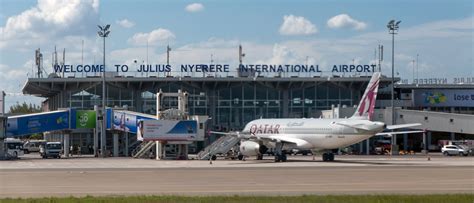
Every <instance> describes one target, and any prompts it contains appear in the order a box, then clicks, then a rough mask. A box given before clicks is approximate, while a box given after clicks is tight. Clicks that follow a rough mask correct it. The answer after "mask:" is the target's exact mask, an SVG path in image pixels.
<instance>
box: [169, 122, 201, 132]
mask: <svg viewBox="0 0 474 203" xmlns="http://www.w3.org/2000/svg"><path fill="white" fill-rule="evenodd" d="M186 133H197V122H196V121H179V122H178V123H177V124H176V125H175V126H174V127H173V128H172V129H171V130H170V131H169V132H168V134H186Z"/></svg>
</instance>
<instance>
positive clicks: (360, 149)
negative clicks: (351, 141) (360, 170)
mask: <svg viewBox="0 0 474 203" xmlns="http://www.w3.org/2000/svg"><path fill="white" fill-rule="evenodd" d="M363 153H364V141H362V142H359V154H363Z"/></svg>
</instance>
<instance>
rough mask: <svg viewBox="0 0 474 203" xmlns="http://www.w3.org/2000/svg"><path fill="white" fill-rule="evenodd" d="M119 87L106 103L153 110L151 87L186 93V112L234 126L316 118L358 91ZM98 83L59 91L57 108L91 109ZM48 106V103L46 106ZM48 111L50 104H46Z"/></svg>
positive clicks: (169, 104) (173, 103) (322, 86)
mask: <svg viewBox="0 0 474 203" xmlns="http://www.w3.org/2000/svg"><path fill="white" fill-rule="evenodd" d="M137 89H138V88H136V87H134V88H131V87H128V88H127V87H121V86H118V85H117V86H115V85H108V87H107V92H106V93H107V106H111V107H120V108H127V109H129V110H131V111H137V112H141V113H146V114H152V115H154V114H156V92H158V91H159V90H160V89H161V91H162V92H164V93H166V92H169V93H174V92H177V91H178V90H179V89H181V90H182V91H186V92H188V94H189V96H188V110H189V114H190V115H209V116H210V117H212V118H213V119H212V120H211V123H212V124H213V125H214V126H213V127H214V128H217V129H221V130H240V129H241V128H243V127H244V126H245V124H246V123H248V122H249V121H251V120H254V119H257V118H282V117H290V118H303V117H306V118H310V117H318V116H319V115H320V113H319V111H320V110H325V109H330V108H331V106H332V105H334V106H337V105H341V106H342V105H347V106H351V105H354V101H356V100H357V98H355V97H358V95H359V94H360V92H359V90H353V89H351V88H348V87H346V86H343V85H337V83H316V82H314V83H311V82H310V83H305V84H304V85H301V86H299V87H291V88H288V87H286V88H285V87H277V86H275V85H269V84H262V83H258V82H234V83H225V82H222V83H215V84H214V86H213V87H212V88H210V87H209V86H208V85H206V86H200V87H197V86H196V85H190V84H188V83H181V84H180V83H165V84H160V85H156V87H155V88H142V89H141V90H137ZM101 90H102V88H101V85H93V86H90V87H87V88H80V89H77V90H75V91H64V92H63V93H61V94H60V95H63V94H64V97H65V98H67V99H66V101H65V104H66V105H61V103H60V102H59V104H58V105H57V106H58V107H59V108H67V107H70V108H79V109H92V108H93V107H94V105H101V103H102V97H101V95H102V92H101ZM50 106H51V105H50ZM177 106H178V100H177V98H173V97H164V98H163V101H162V108H163V109H169V108H177ZM51 110H54V109H51Z"/></svg>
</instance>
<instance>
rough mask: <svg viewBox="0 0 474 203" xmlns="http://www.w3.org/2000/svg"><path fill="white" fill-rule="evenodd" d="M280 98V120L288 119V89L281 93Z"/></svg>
mask: <svg viewBox="0 0 474 203" xmlns="http://www.w3.org/2000/svg"><path fill="white" fill-rule="evenodd" d="M281 94H282V95H281V97H282V105H283V112H282V113H283V115H281V118H288V116H289V113H288V108H289V103H290V98H289V93H288V89H285V90H283V91H282V92H281Z"/></svg>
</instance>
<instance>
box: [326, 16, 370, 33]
mask: <svg viewBox="0 0 474 203" xmlns="http://www.w3.org/2000/svg"><path fill="white" fill-rule="evenodd" d="M327 24H328V26H329V27H330V28H333V29H336V28H346V27H350V28H352V29H354V30H363V29H365V28H366V27H367V24H366V23H364V22H362V21H358V20H355V19H353V18H351V17H350V16H349V15H347V14H340V15H337V16H334V17H332V18H331V19H329V20H328V22H327Z"/></svg>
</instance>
